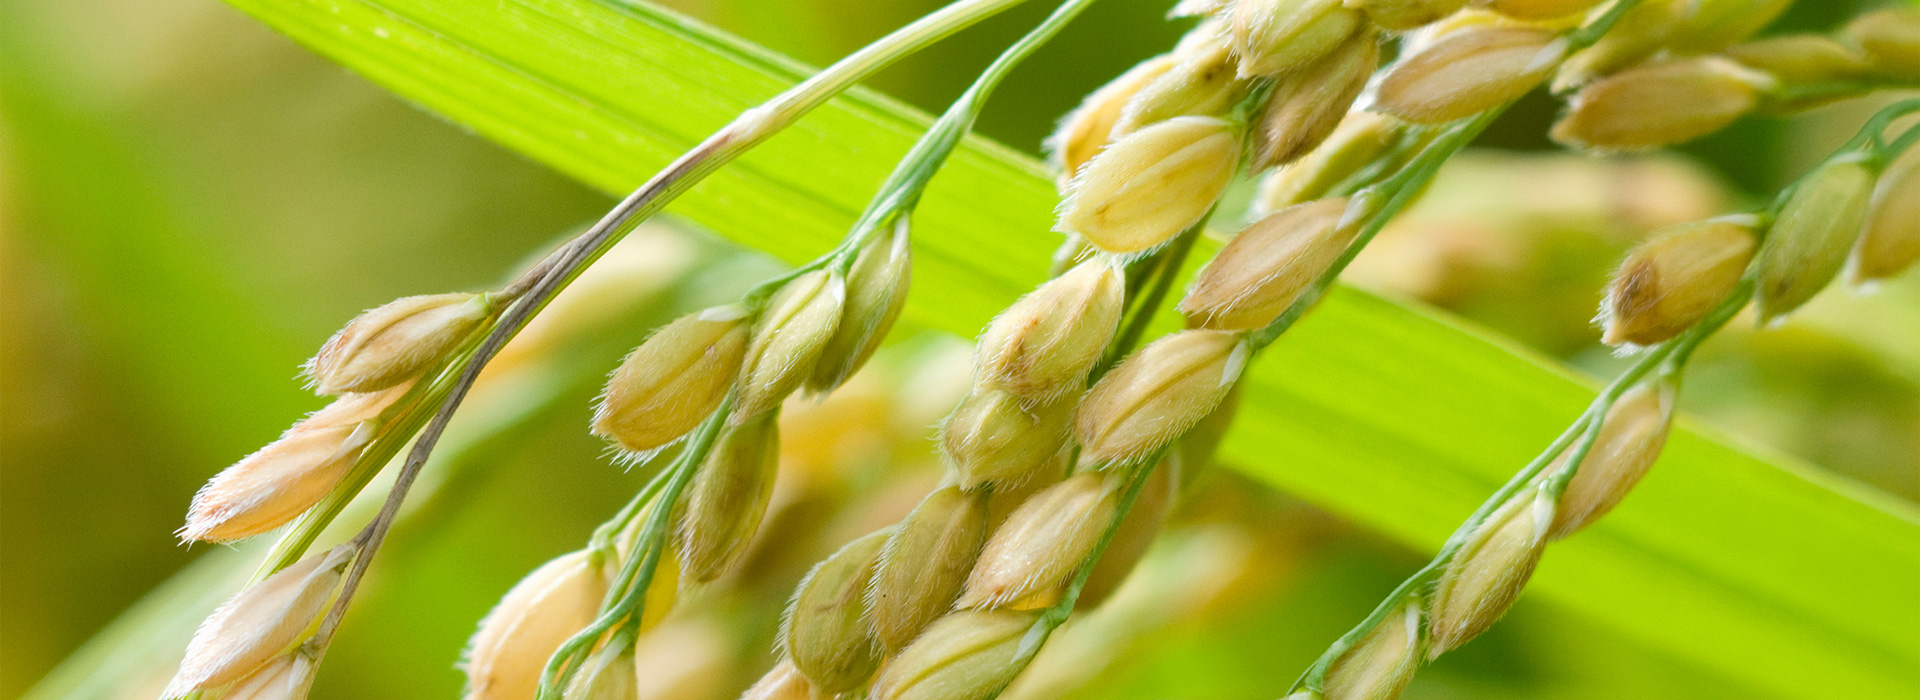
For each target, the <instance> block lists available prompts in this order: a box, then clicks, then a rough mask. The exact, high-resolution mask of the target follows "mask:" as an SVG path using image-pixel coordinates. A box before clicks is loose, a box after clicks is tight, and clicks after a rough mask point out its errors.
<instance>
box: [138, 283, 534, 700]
mask: <svg viewBox="0 0 1920 700" xmlns="http://www.w3.org/2000/svg"><path fill="white" fill-rule="evenodd" d="M502 301H503V299H502V298H501V296H500V295H493V294H437V295H429V296H416V297H407V298H403V299H399V300H396V301H393V302H391V303H388V304H387V305H385V306H381V307H379V308H376V309H373V310H370V311H367V312H366V313H364V314H361V315H360V316H359V317H357V318H355V319H353V321H351V322H349V323H348V324H347V325H346V327H345V328H342V329H341V330H340V332H339V333H338V334H336V335H334V336H333V338H332V339H330V340H328V341H327V343H326V344H325V345H324V346H323V347H321V349H320V352H319V354H317V355H315V356H314V358H313V359H312V360H310V361H309V362H308V363H307V365H306V367H305V369H306V374H307V376H308V377H309V379H310V380H311V382H312V385H313V388H314V390H315V391H316V392H317V393H319V394H321V395H323V396H334V397H336V398H335V399H334V401H333V403H331V404H329V405H328V406H327V407H325V408H323V409H321V410H319V411H316V412H314V413H313V414H312V415H310V416H307V417H306V418H305V419H302V420H301V421H300V422H298V423H295V424H294V426H293V427H292V428H289V429H288V430H287V431H286V432H285V433H283V434H281V436H280V438H279V439H277V440H275V441H273V442H272V443H269V444H268V445H267V446H266V447H262V448H260V450H259V451H257V452H254V453H253V454H251V455H248V456H247V457H245V458H244V459H241V460H240V461H239V462H238V463H236V464H234V465H233V466H231V467H228V468H227V469H225V470H223V471H221V472H220V473H219V474H217V475H215V476H214V477H213V479H211V480H210V481H208V482H207V485H206V486H204V487H202V488H201V489H200V491H199V492H198V493H196V494H194V497H193V502H192V505H191V506H189V508H188V513H187V522H186V525H184V526H183V527H181V528H180V531H179V535H180V537H181V539H183V540H187V541H203V542H229V541H233V540H238V539H242V538H246V537H251V536H253V535H258V534H261V533H265V532H268V531H271V530H273V529H274V528H277V527H280V526H282V525H285V524H287V523H288V522H291V521H292V520H293V519H295V518H297V517H299V516H300V515H301V514H302V513H305V512H307V511H308V510H310V509H312V508H313V507H314V506H315V505H317V504H319V503H320V502H321V501H322V500H323V499H325V498H327V497H328V496H329V495H331V494H333V493H334V492H335V491H336V490H337V489H338V488H339V487H340V486H341V484H342V482H344V481H345V480H346V479H347V476H348V474H349V473H350V472H351V471H352V470H353V467H354V466H355V464H356V463H357V462H359V461H360V459H361V456H362V454H363V453H364V452H365V451H366V450H367V449H368V446H369V445H371V444H372V443H373V442H374V441H375V439H376V438H377V437H379V436H380V435H381V434H382V433H383V432H384V431H385V430H386V429H387V428H388V427H390V425H391V423H392V422H393V421H394V420H395V419H396V416H397V414H398V408H396V407H397V406H398V405H399V404H400V403H402V400H403V399H405V398H407V397H408V396H410V395H411V392H412V389H413V388H414V386H415V385H416V384H419V383H420V381H421V379H422V377H423V376H425V375H428V374H430V373H433V372H435V371H437V369H438V368H439V367H440V366H442V365H443V364H444V363H445V362H446V361H447V360H448V359H449V358H450V357H452V356H453V355H455V354H456V353H457V352H458V351H459V349H460V348H461V347H462V346H463V345H465V344H466V343H468V342H469V341H470V340H471V339H472V338H473V336H474V335H475V333H476V331H477V330H478V329H480V328H481V327H482V326H483V325H484V324H485V323H486V321H487V320H488V319H489V318H491V317H492V316H493V314H494V312H495V310H496V308H497V305H498V304H500V303H502ZM358 551H359V548H358V546H357V545H352V544H346V545H340V546H339V547H335V548H334V549H332V550H329V551H327V552H323V553H319V554H314V555H310V556H308V557H306V558H305V559H302V560H300V561H298V562H296V563H294V564H292V565H290V566H288V567H286V568H284V569H281V570H280V571H278V572H275V573H274V574H273V575H271V576H268V577H266V578H265V579H262V580H260V581H259V582H257V583H255V584H253V585H251V586H249V587H247V588H246V589H243V590H242V591H240V592H239V593H238V594H236V595H235V596H234V597H233V598H232V599H231V600H229V601H228V602H227V604H226V605H225V606H222V607H221V608H220V609H219V610H218V611H216V612H214V614H213V615H212V616H210V617H208V618H207V620H206V621H205V622H203V623H202V624H201V626H200V628H199V630H198V631H197V632H195V633H194V637H193V641H192V642H191V643H190V645H189V646H188V649H187V654H186V658H185V660H184V661H183V662H182V663H181V666H180V670H179V672H178V674H177V675H175V676H174V678H173V681H172V682H171V683H170V684H169V685H168V686H167V689H166V692H165V697H169V698H174V697H182V696H186V695H190V694H193V693H201V692H222V693H224V694H225V695H224V697H228V698H255V697H258V698H273V697H301V696H304V694H305V692H306V688H307V686H308V685H310V684H311V683H312V680H313V668H314V658H315V655H316V653H317V650H313V649H306V648H304V647H305V642H306V641H307V640H308V639H309V638H311V637H312V635H313V634H314V633H315V630H316V628H317V625H318V623H319V621H320V619H321V617H322V616H324V615H325V613H326V612H327V610H328V606H329V605H330V604H331V603H332V601H333V598H334V595H335V593H336V592H337V591H338V589H339V587H340V585H341V583H342V581H343V579H344V575H345V572H346V570H347V569H348V567H349V566H350V565H351V564H352V563H353V561H354V558H355V556H356V555H357V554H358Z"/></svg>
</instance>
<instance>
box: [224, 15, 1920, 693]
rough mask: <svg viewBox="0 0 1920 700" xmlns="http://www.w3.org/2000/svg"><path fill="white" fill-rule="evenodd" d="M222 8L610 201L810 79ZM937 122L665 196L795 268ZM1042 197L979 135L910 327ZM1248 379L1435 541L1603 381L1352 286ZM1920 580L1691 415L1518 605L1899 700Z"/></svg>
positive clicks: (665, 18) (670, 26)
mask: <svg viewBox="0 0 1920 700" xmlns="http://www.w3.org/2000/svg"><path fill="white" fill-rule="evenodd" d="M230 2H232V3H233V4H234V5H236V6H238V7H240V8H241V9H243V10H246V11H247V12H250V13H252V14H254V15H255V16H257V17H259V18H260V19H262V20H264V21H266V22H267V23H268V24H271V25H273V26H274V27H275V28H276V29H278V30H280V31H282V32H285V33H287V34H288V35H290V36H292V37H294V38H295V39H297V40H299V41H301V42H303V43H305V44H307V45H308V46H310V47H312V48H313V49H314V50H315V51H318V52H320V53H321V54H324V55H326V56H328V57H329V58H331V59H333V60H335V61H338V62H340V63H342V64H344V65H346V66H348V67H350V68H352V69H354V70H356V71H359V72H361V73H363V74H365V75H366V76H367V77H369V78H371V79H373V80H374V81H376V82H378V83H380V84H382V85H384V86H386V87H387V88H389V89H391V90H393V91H394V92H396V93H398V94H399V95H401V96H402V97H405V98H406V99H409V100H412V101H414V102H417V103H419V104H421V105H422V106H424V107H426V108H427V109H429V110H431V111H434V112H436V113H438V114H440V115H442V116H444V117H445V118H447V119H448V120H450V121H453V122H455V123H458V124H461V125H464V126H466V127H468V128H471V129H473V130H474V131H476V132H478V133H480V134H481V135H483V136H486V137H487V138H489V139H492V140H494V141H496V142H499V143H500V144H502V145H504V146H506V147H507V148H510V149H513V150H514V151H517V152H519V153H521V154H524V155H526V156H527V157H529V158H533V159H535V160H538V161H540V162H543V163H546V164H548V165H550V166H552V167H554V168H557V169H559V170H561V171H563V172H566V173H568V174H570V175H572V176H573V177H576V178H579V179H581V180H582V181H585V182H588V183H591V184H592V185H594V186H596V187H599V188H602V189H604V190H606V191H608V192H612V193H625V192H626V191H628V190H629V189H631V188H633V187H634V186H636V185H638V184H639V183H640V182H641V181H642V180H644V179H645V178H646V177H647V176H649V175H651V174H652V173H653V172H654V171H655V170H657V169H658V168H660V167H661V166H662V165H664V164H665V163H667V162H668V161H669V160H670V159H672V158H673V157H674V156H676V155H678V154H679V153H680V152H681V151H682V150H683V149H685V148H687V147H689V146H691V145H693V144H694V143H696V142H698V141H699V140H700V139H701V138H703V137H705V136H706V135H707V134H709V133H711V132H712V131H713V130H714V129H717V128H719V127H720V126H722V125H724V124H725V123H726V122H727V121H728V120H730V119H732V118H733V117H734V115H736V114H737V113H739V112H740V111H741V110H743V109H746V108H747V107H750V106H752V105H753V104H755V103H757V102H759V101H760V100H763V99H765V98H767V97H771V96H772V95H774V94H775V93H777V92H778V91H779V90H781V89H782V88H785V87H787V86H789V85H791V84H793V83H795V82H797V81H798V80H799V78H800V77H801V76H803V75H805V70H806V69H805V68H804V67H802V66H798V65H796V64H794V63H793V62H791V61H788V60H786V59H784V58H781V57H780V56H777V55H774V54H772V53H769V52H767V51H765V50H762V49H758V48H755V47H753V46H750V45H747V44H745V43H744V42H741V41H739V40H738V39H734V38H730V37H727V36H724V35H722V34H720V33H718V32H716V31H714V30H712V29H711V28H708V27H704V26H701V25H698V24H696V23H693V22H691V21H688V20H686V19H683V18H680V17H677V16H675V15H672V14H670V13H668V12H665V11H662V10H657V9H653V8H650V7H646V6H640V5H631V4H621V3H616V2H611V1H608V2H594V1H592V0H498V1H494V2H470V1H467V0H379V1H378V2H373V1H357V0H230ZM1155 48H1160V47H1141V54H1142V55H1143V56H1144V55H1145V54H1147V53H1149V52H1150V51H1151V50H1153V49H1155ZM1024 70H1044V64H1030V65H1029V66H1027V67H1026V68H1024ZM990 108H991V107H990ZM927 122H928V120H927V119H926V118H925V117H924V116H923V115H921V114H919V113H917V112H915V111H913V110H910V109H908V108H906V107H904V106H902V105H900V104H899V103H897V102H894V101H891V100H888V99H886V98H883V97H881V96H878V95H875V94H873V93H871V92H867V91H860V90H856V91H854V92H852V93H849V94H848V95H847V96H845V97H843V98H841V99H838V100H836V101H834V102H833V103H831V104H829V105H827V106H826V107H823V108H821V109H820V110H819V111H817V112H815V113H814V114H812V115H810V116H808V117H807V118H805V119H803V120H802V121H801V122H800V123H799V124H798V125H796V126H795V127H794V128H792V129H790V130H788V131H787V132H785V133H782V134H780V135H778V136H776V137H774V138H773V139H772V140H770V141H768V142H767V143H766V144H765V145H763V146H762V147H760V148H759V149H756V150H755V151H753V152H752V153H749V154H748V155H746V156H745V157H743V158H741V159H740V160H739V161H738V162H736V163H735V164H734V165H732V166H730V167H728V168H726V169H724V170H722V171H720V172H719V173H717V174H716V175H714V176H713V177H712V178H711V179H709V180H707V181H706V182H705V183H703V184H702V185H700V186H699V187H698V188H696V189H695V190H694V191H693V192H692V194H691V195H689V196H688V197H686V198H684V199H682V200H680V201H679V202H677V203H676V204H675V205H674V206H673V207H671V211H673V212H675V213H678V214H680V215H682V216H685V217H688V218H690V219H693V220H695V221H697V222H700V223H702V224H704V225H706V226H708V227H711V228H712V229H714V230H715V231H717V232H718V233H720V234H721V235H723V236H726V237H727V238H730V239H732V240H734V241H736V242H738V243H740V244H741V245H745V246H751V247H754V248H758V249H761V250H765V251H767V252H769V253H772V254H774V255H777V256H779V257H781V258H783V259H786V260H789V261H796V262H798V261H804V260H807V259H809V258H811V257H813V256H815V255H817V254H819V253H821V252H823V251H825V250H827V249H829V248H831V247H832V246H833V245H834V243H835V242H837V241H838V240H839V239H840V238H841V236H842V235H843V234H844V233H845V232H846V229H847V226H848V225H849V224H850V223H851V222H852V220H853V219H854V217H855V216H857V215H858V213H859V211H860V209H861V207H862V205H863V204H864V202H865V201H866V199H867V198H868V197H869V196H870V195H871V194H872V193H873V191H874V188H875V187H876V186H877V185H878V184H879V182H880V181H881V180H882V179H883V178H884V177H885V176H886V174H887V172H888V170H889V169H890V168H891V166H892V165H893V162H894V161H895V160H896V159H897V158H899V156H900V155H901V154H902V153H904V152H905V151H906V149H907V147H908V145H909V144H910V143H911V142H912V140H913V139H914V138H915V137H916V136H917V133H918V131H919V130H920V129H922V128H924V126H925V125H926V124H927ZM1053 205H1054V193H1053V187H1052V184H1051V182H1050V179H1049V178H1048V176H1047V175H1046V173H1045V172H1044V171H1043V169H1042V168H1041V167H1040V166H1039V165H1038V164H1037V163H1036V162H1034V161H1033V160H1032V159H1030V158H1028V157H1026V156H1023V155H1020V154H1018V153H1016V152H1014V151H1012V150H1009V149H1007V148H1004V147H1000V146H997V145H994V144H992V143H988V142H986V141H984V140H981V139H977V138H973V139H968V141H967V143H965V144H964V145H963V146H962V147H961V149H960V150H959V151H958V152H957V153H956V154H955V155H954V157H953V160H952V162H951V163H950V164H949V166H948V168H947V169H946V171H945V172H942V173H941V174H940V175H939V176H937V177H936V178H934V180H933V183H932V186H931V188H930V189H929V191H928V196H927V198H926V200H925V201H924V203H923V204H922V205H921V207H920V210H919V212H918V214H917V216H916V226H917V232H916V235H915V241H916V243H915V245H916V251H915V256H916V257H915V262H916V264H917V266H918V269H917V270H915V273H914V285H915V289H914V291H913V295H912V298H911V300H910V302H909V307H908V309H907V312H906V319H907V320H908V322H909V323H914V324H917V325H920V326H924V327H930V328H938V329H942V330H947V331H952V332H955V333H959V334H963V335H972V334H973V333H975V332H977V331H978V330H979V329H980V328H981V327H982V326H983V325H984V324H985V323H986V321H987V320H988V319H989V318H991V316H992V315H993V314H994V313H995V312H996V311H998V310H999V309H1001V308H1002V307H1004V306H1005V305H1006V304H1007V303H1008V302H1010V301H1012V300H1013V298H1014V297H1016V296H1017V295H1019V294H1020V293H1022V292H1024V291H1025V290H1027V289H1029V288H1030V287H1031V286H1032V285H1033V284H1034V283H1035V282H1037V281H1038V280H1040V279H1041V278H1042V276H1043V275H1044V274H1045V271H1046V269H1047V264H1048V256H1049V254H1050V253H1051V252H1052V250H1053V247H1054V245H1055V244H1056V243H1057V240H1058V239H1057V237H1056V236H1055V235H1054V234H1051V233H1049V232H1048V231H1049V229H1050V228H1051V225H1052V213H1051V212H1052V208H1053ZM1207 252H1209V251H1200V253H1202V255H1204V254H1206V253H1207ZM1248 383H1249V385H1248V387H1247V388H1248V391H1247V395H1246V404H1245V408H1243V409H1242V414H1241V418H1240V423H1239V425H1238V426H1237V428H1236V429H1235V431H1234V433H1233V436H1232V437H1231V438H1230V439H1229V440H1228V442H1227V445H1226V452H1225V457H1226V459H1227V460H1228V461H1229V462H1231V463H1234V464H1236V465H1238V466H1239V467H1241V468H1243V469H1244V470H1245V471H1246V472H1247V473H1249V474H1251V475H1253V476H1256V477H1258V478H1260V479H1262V480H1264V481H1267V482H1269V483H1271V484H1273V485H1274V486H1276V487H1278V488H1281V489H1284V490H1286V491H1289V492H1291V493H1295V494H1298V495H1300V496H1302V497H1305V498H1307V499H1310V500H1312V501H1313V502H1315V503H1318V504H1320V505H1322V506H1324V507H1326V508H1328V509H1330V510H1333V511H1335V512H1338V513H1340V514H1341V515H1344V516H1347V517H1350V518H1352V519H1354V520H1356V521H1358V522H1361V523H1364V524H1366V525H1368V526H1369V527H1373V528H1376V529H1379V530H1380V531H1382V532H1385V533H1388V534H1389V535H1391V536H1393V537H1395V538H1397V539H1400V540H1402V541H1404V542H1406V543H1408V544H1410V545H1413V546H1416V547H1419V548H1421V549H1423V550H1428V551H1431V550H1433V549H1436V548H1438V547H1439V545H1440V544H1441V543H1442V542H1443V541H1444V540H1445V539H1446V536H1447V534H1448V532H1449V531H1451V530H1452V528H1453V527H1454V526H1455V525H1456V524H1458V523H1459V521H1460V519H1461V518H1463V517H1465V516H1466V515H1467V514H1468V513H1470V512H1472V510H1473V508H1474V506H1475V505H1476V504H1478V503H1479V502H1480V501H1481V499H1483V498H1485V497H1486V496H1487V494H1489V493H1491V492H1492V491H1493V489H1495V488H1496V487H1498V485H1499V484H1500V483H1501V482H1502V481H1503V480H1504V479H1505V478H1506V477H1507V476H1508V475H1509V474H1511V473H1512V472H1513V471H1514V470H1515V469H1517V468H1519V466H1520V465H1523V464H1525V463H1526V462H1527V460H1529V459H1530V458H1531V457H1532V456H1533V455H1534V454H1535V453H1536V452H1538V451H1539V449H1540V448H1541V447H1542V446H1544V445H1545V444H1546V443H1547V442H1549V441H1550V440H1552V439H1553V436H1554V435H1556V434H1558V433H1559V431H1560V430H1561V429H1563V428H1564V427H1565V426H1566V424H1567V422H1568V421H1569V420H1571V419H1572V418H1573V417H1574V416H1576V415H1578V414H1579V412H1580V410H1581V408H1582V407H1583V406H1584V405H1585V404H1586V402H1587V401H1588V400H1589V399H1591V398H1592V396H1593V384H1592V383H1591V382H1588V381H1585V380H1582V379H1579V378H1576V377H1574V376H1572V375H1570V374H1568V373H1567V372H1565V371H1562V370H1559V369H1556V368H1555V367H1554V366H1553V365H1552V363H1550V362H1549V361H1546V360H1544V359H1542V358H1539V357H1536V356H1533V355H1530V354H1528V353H1526V352H1524V351H1521V350H1518V349H1516V348H1515V347H1513V346H1512V345H1511V344H1510V343H1507V342H1505V341H1501V340H1495V339H1489V338H1488V337H1486V336H1485V335H1484V334H1482V333H1479V332H1477V331H1474V330H1470V329H1466V328H1463V327H1460V326H1458V325H1455V324H1453V323H1451V322H1449V321H1445V320H1441V319H1437V318H1434V317H1431V316H1428V315H1425V314H1423V313H1422V312H1420V311H1416V310H1413V309H1409V308H1407V307H1404V306H1400V305H1397V304H1395V303H1392V302H1389V301H1385V300H1382V299H1379V298H1376V297H1373V296H1370V295H1367V294H1364V293H1361V292H1357V291H1353V290H1351V289H1344V288H1343V289H1338V290H1336V291H1335V292H1334V293H1333V294H1332V295H1330V297H1329V298H1328V300H1327V302H1326V303H1325V304H1323V305H1322V306H1321V308H1319V309H1318V310H1316V311H1315V312H1314V313H1313V314H1312V315H1311V316H1309V317H1308V318H1307V319H1305V320H1304V321H1303V322H1302V323H1301V324H1300V325H1299V327H1298V328H1296V329H1294V331H1293V332H1291V333H1289V334H1288V335H1287V336H1286V337H1285V338H1282V339H1281V340H1280V342H1279V343H1277V344H1276V345H1274V347H1273V348H1271V349H1270V350H1269V351H1268V352H1267V353H1266V356H1265V357H1264V358H1263V359H1261V360H1260V361H1259V363H1258V364H1257V365H1255V367H1254V368H1253V370H1252V372H1251V373H1250V375H1249V378H1248ZM1916 587H1920V514H1916V512H1915V510H1914V508H1912V507H1911V506H1909V505H1906V504H1904V503H1899V502H1896V501H1894V500H1893V499H1892V498H1890V497H1887V496H1884V495H1881V494H1877V493H1873V492H1870V491H1868V490H1866V489H1863V488H1861V487H1858V486H1855V485H1852V484H1849V483H1845V482H1843V481H1842V480H1840V479H1837V478H1834V477H1832V476H1829V475H1826V474H1825V473H1823V472H1820V471H1818V470H1816V469H1814V468H1811V467H1808V466H1806V465H1803V464H1799V463H1797V462H1794V461H1792V460H1790V459H1786V458H1783V457H1780V456H1777V455H1760V454H1756V453H1754V452H1752V451H1750V450H1744V449H1737V448H1735V447H1732V446H1730V445H1729V443H1728V442H1727V441H1725V440H1723V439H1720V438H1717V437H1715V436H1712V435H1710V434H1707V433H1705V432H1703V431H1701V430H1699V429H1698V428H1697V427H1694V426H1688V425H1685V424H1684V422H1683V424H1682V426H1681V427H1680V429H1679V430H1677V431H1676V432H1675V434H1674V436H1673V438H1672V440H1671V442H1670V443H1669V446H1668V448H1667V454H1666V456H1665V457H1664V458H1662V460H1661V462H1660V464H1659V466H1658V467H1657V468H1656V469H1655V471H1654V473H1653V474H1651V475H1650V476H1649V477H1648V478H1647V480H1646V482H1645V483H1644V484H1643V485H1642V486H1641V487H1640V488H1639V490H1638V491H1637V492H1636V493H1635V494H1633V495H1632V496H1631V497H1629V498H1628V499H1627V502H1626V503H1625V504H1623V505H1622V506H1621V508H1620V509H1619V510H1617V511H1616V512H1614V513H1613V514H1611V515H1609V516H1608V517H1607V518H1605V519H1603V520H1601V521H1600V522H1599V523H1597V524H1596V525H1595V526H1594V527H1592V528H1591V529H1590V530H1588V531H1586V532H1584V533H1583V534H1581V535H1579V536H1577V537H1574V538H1571V539H1569V540H1568V541H1566V542H1564V543H1562V544H1558V545H1556V546H1555V547H1554V549H1553V551H1552V552H1551V553H1550V554H1549V555H1548V556H1547V558H1546V560H1545V561H1544V562H1543V563H1542V565H1541V568H1540V571H1539V573H1538V575H1537V576H1536V577H1535V579H1534V583H1533V584H1532V586H1531V587H1530V591H1531V592H1532V595H1530V596H1529V598H1530V599H1534V600H1546V601H1551V602H1552V603H1553V604H1555V605H1558V606H1561V607H1563V608H1570V609H1573V610H1575V611H1576V612H1579V613H1581V614H1583V615H1586V616H1588V617H1591V618H1593V619H1595V620H1598V621H1601V622H1602V623H1604V624H1607V625H1610V626H1612V627H1614V628H1616V629H1617V630H1619V631H1620V632H1622V633H1623V634H1625V635H1626V636H1628V637H1630V638H1633V639H1637V640H1639V641H1641V642H1643V643H1646V644H1647V645H1649V646H1651V647H1654V648H1658V649H1664V650H1667V651H1670V652H1672V653H1674V654H1675V655H1677V656H1679V657H1682V658H1686V659H1691V660H1693V661H1695V662H1698V663H1700V664H1701V665H1702V666H1705V667H1708V668H1712V669H1714V670H1716V671H1718V672H1720V673H1722V674H1725V675H1727V676H1728V677H1732V678H1736V679H1740V680H1742V681H1744V682H1746V683H1748V684H1750V685H1751V686H1753V687H1755V688H1758V689H1762V690H1767V691H1771V692H1774V693H1777V694H1779V695H1782V696H1786V697H1805V698H1831V697H1875V698H1878V697H1889V698H1892V697H1909V696H1913V695H1914V694H1916V693H1920V595H1916ZM1381 593H1382V594H1384V593H1385V591H1381Z"/></svg>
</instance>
